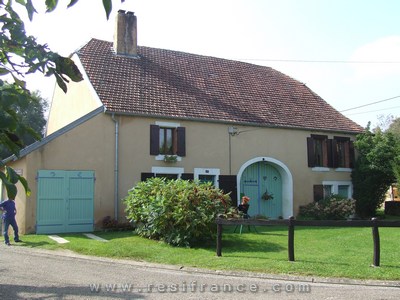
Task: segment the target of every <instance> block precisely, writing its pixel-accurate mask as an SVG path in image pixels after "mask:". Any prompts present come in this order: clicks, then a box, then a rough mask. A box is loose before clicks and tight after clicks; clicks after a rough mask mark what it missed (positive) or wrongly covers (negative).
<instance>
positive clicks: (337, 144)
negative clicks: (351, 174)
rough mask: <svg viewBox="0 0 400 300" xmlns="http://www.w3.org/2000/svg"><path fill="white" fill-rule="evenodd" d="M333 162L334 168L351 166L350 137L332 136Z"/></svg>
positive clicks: (351, 146)
mask: <svg viewBox="0 0 400 300" xmlns="http://www.w3.org/2000/svg"><path fill="white" fill-rule="evenodd" d="M333 147H334V152H333V164H334V167H336V168H353V167H354V166H353V164H354V146H353V143H352V142H351V141H350V138H346V137H337V136H335V137H334V138H333Z"/></svg>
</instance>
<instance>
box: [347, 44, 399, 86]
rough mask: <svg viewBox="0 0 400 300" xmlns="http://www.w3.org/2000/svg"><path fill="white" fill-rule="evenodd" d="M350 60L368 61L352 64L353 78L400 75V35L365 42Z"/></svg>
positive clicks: (379, 77) (378, 77)
mask: <svg viewBox="0 0 400 300" xmlns="http://www.w3.org/2000/svg"><path fill="white" fill-rule="evenodd" d="M349 60H350V61H355V62H366V63H354V64H352V65H351V66H352V70H353V74H352V77H351V79H352V80H356V81H362V80H367V79H382V78H383V77H387V76H393V75H400V36H388V37H384V38H380V39H378V40H375V41H373V42H371V43H368V44H365V45H363V46H361V47H359V48H358V49H356V50H355V51H354V53H353V54H352V56H351V57H350V59H349ZM367 62H369V63H367ZM376 62H384V63H376ZM395 62H397V63H395Z"/></svg>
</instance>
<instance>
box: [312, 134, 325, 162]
mask: <svg viewBox="0 0 400 300" xmlns="http://www.w3.org/2000/svg"><path fill="white" fill-rule="evenodd" d="M322 149H323V147H322V140H320V139H316V140H315V149H314V153H315V166H316V167H322V166H323V150H322Z"/></svg>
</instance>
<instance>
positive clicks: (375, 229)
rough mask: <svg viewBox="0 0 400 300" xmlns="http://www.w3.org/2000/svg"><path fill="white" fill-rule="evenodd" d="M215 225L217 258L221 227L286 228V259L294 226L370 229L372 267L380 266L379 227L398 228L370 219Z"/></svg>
mask: <svg viewBox="0 0 400 300" xmlns="http://www.w3.org/2000/svg"><path fill="white" fill-rule="evenodd" d="M215 223H216V224H217V256H222V225H236V226H237V225H248V226H288V258H289V261H295V259H294V256H295V255H294V231H295V227H296V226H315V227H371V228H372V239H373V243H374V254H373V259H372V265H373V266H374V267H379V266H380V253H381V251H380V237H379V227H400V221H385V220H378V219H377V218H372V219H371V220H339V221H336V220H296V219H295V218H294V217H290V218H289V219H285V220H258V219H222V218H217V219H216V220H215Z"/></svg>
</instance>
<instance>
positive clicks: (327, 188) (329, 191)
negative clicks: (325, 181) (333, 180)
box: [324, 185, 332, 198]
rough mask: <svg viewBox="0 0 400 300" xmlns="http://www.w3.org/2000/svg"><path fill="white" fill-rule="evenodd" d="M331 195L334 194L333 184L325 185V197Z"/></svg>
mask: <svg viewBox="0 0 400 300" xmlns="http://www.w3.org/2000/svg"><path fill="white" fill-rule="evenodd" d="M331 195H332V186H331V185H324V198H326V197H329V196H331Z"/></svg>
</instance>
